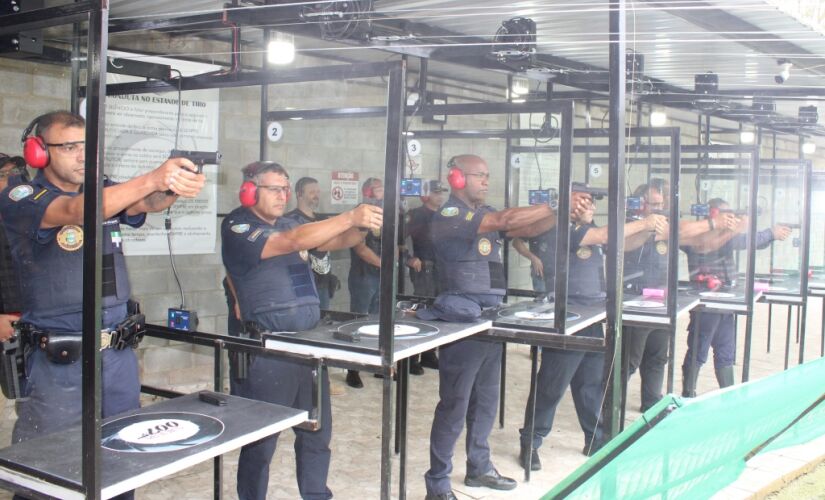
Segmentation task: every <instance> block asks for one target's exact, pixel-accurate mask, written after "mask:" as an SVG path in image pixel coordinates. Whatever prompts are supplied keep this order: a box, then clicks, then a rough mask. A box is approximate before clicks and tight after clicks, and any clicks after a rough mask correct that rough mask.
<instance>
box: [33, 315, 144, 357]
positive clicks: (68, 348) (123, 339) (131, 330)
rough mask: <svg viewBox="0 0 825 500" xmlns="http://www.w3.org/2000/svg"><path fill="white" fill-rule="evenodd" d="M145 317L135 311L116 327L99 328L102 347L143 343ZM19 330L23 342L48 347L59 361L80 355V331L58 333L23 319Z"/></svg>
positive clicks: (46, 348)
mask: <svg viewBox="0 0 825 500" xmlns="http://www.w3.org/2000/svg"><path fill="white" fill-rule="evenodd" d="M145 326H146V319H145V316H144V315H143V314H134V315H132V316H129V317H128V318H126V319H125V320H123V321H122V322H120V323H119V324H118V325H117V326H116V327H115V328H113V329H108V328H106V329H103V330H101V331H100V350H101V351H102V350H104V349H114V350H116V351H119V350H122V349H126V348H127V347H132V348H135V347H137V346H138V344H140V341H141V340H142V339H143V334H144V332H145ZM17 327H18V331H19V332H20V335H21V338H22V340H23V343H24V344H28V345H30V346H32V347H36V348H40V349H42V350H44V351H46V354H47V356H48V358H49V359H50V360H51V361H54V362H57V363H73V362H74V361H76V360H77V359H78V358H79V357H80V345H81V341H82V337H83V335H82V333H81V332H69V333H56V332H51V331H47V330H39V329H37V328H35V327H34V326H33V325H30V324H25V323H20V324H18V326H17Z"/></svg>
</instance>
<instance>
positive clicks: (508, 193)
mask: <svg viewBox="0 0 825 500" xmlns="http://www.w3.org/2000/svg"><path fill="white" fill-rule="evenodd" d="M512 89H513V75H507V102H512V101H513V97H512V92H513V91H512ZM519 125H520V124H519ZM530 126H531V125H530V123H528V124H527V128H530ZM519 128H520V127H519ZM511 130H513V114H512V113H508V114H507V139H506V142H505V146H504V148H505V149H504V189H505V192H504V208H510V205H511V203H510V200H511V199H512V197H513V179H512V177H511V176H510V165H512V163H513V162H512V154H513V150H512V148H513V140H512V138H510V131H511ZM539 187H541V186H539ZM503 258H504V280H505V281H504V282H505V283H509V282H510V279H509V277H510V245H504V251H503ZM505 299H506V297H505ZM499 369H500V375H499V377H500V378H499V386H498V387H499V395H498V425H499V427H501V428H502V429H503V428H504V414H505V411H506V408H507V406H506V401H507V343H506V342H505V343H503V346H502V349H501V365H500V367H499Z"/></svg>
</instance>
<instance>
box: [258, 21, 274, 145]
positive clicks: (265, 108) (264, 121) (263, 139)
mask: <svg viewBox="0 0 825 500" xmlns="http://www.w3.org/2000/svg"><path fill="white" fill-rule="evenodd" d="M271 32H272V30H271V29H270V28H264V30H263V37H264V47H266V44H267V43H268V41H269V35H270V33H271ZM262 66H263V70H264V71H269V69H270V64H269V58H268V57H267V55H266V54H264V55H263V64H262ZM268 113H269V85H267V84H266V83H264V84H262V85H261V117H260V119H261V124H260V130H261V133H260V137H259V141H260V142H259V143H258V148H259V150H258V158H260V160H261V161H266V160H267V158H269V147H268V146H269V137H268V136H267V133H268V132H267V129H268V128H269V127H268V126H269V123H268V120H269V117H268V116H267V115H268Z"/></svg>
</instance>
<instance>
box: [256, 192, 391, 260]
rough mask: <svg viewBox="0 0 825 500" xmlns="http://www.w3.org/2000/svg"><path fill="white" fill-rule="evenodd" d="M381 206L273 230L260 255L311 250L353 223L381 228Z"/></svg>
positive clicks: (366, 206)
mask: <svg viewBox="0 0 825 500" xmlns="http://www.w3.org/2000/svg"><path fill="white" fill-rule="evenodd" d="M383 221H384V218H383V211H382V210H381V207H376V206H374V205H359V206H358V207H356V208H354V209H352V210H348V211H346V212H344V213H342V214H338V215H336V216H335V217H330V218H329V219H325V220H322V221H318V222H310V223H309V224H302V225H300V226H298V227H296V228H294V229H290V230H289V231H284V232H282V233H272V234H270V235H269V238H267V240H266V244H265V245H264V248H263V250H261V258H262V259H269V258H272V257H277V256H279V255H286V254H290V253H293V252H300V251H301V250H311V249H313V248H318V247H320V246H321V245H323V244H325V243H327V242H328V241H329V240H330V239H332V238H334V237H336V236H338V235H340V234H342V233H345V232H346V231H348V230H350V229H352V228H354V227H365V228H367V229H378V228H379V227H381V224H382V223H383Z"/></svg>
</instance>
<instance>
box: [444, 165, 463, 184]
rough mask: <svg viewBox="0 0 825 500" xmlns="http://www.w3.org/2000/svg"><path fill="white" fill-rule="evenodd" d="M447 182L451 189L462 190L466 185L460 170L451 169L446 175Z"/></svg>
mask: <svg viewBox="0 0 825 500" xmlns="http://www.w3.org/2000/svg"><path fill="white" fill-rule="evenodd" d="M447 182H448V183H449V184H450V187H451V188H453V189H464V186H466V185H467V178H466V177H465V176H464V171H462V170H461V169H460V168H457V167H452V168H450V172H449V173H448V174H447Z"/></svg>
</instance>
